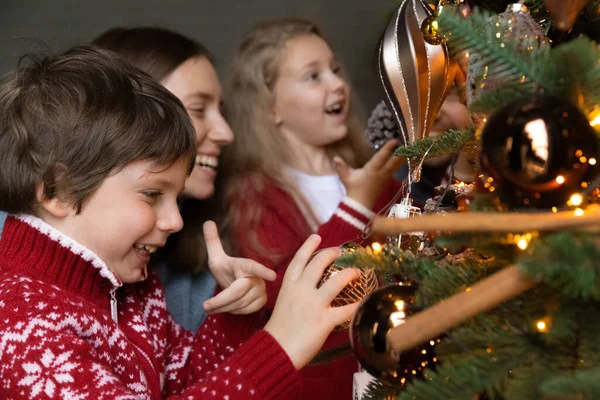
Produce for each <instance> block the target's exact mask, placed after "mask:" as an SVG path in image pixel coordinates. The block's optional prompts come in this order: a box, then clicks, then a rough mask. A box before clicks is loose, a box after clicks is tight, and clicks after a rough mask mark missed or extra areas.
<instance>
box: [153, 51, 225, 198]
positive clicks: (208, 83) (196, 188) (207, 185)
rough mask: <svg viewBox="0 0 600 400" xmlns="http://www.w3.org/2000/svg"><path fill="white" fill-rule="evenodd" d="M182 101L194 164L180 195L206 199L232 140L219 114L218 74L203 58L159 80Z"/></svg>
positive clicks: (213, 189) (196, 59) (192, 60)
mask: <svg viewBox="0 0 600 400" xmlns="http://www.w3.org/2000/svg"><path fill="white" fill-rule="evenodd" d="M160 83H162V84H163V86H164V87H165V88H167V89H168V90H169V91H171V93H173V94H174V95H175V96H177V97H178V98H179V100H181V102H182V103H183V105H184V106H185V109H186V110H187V112H188V114H189V115H190V117H191V119H192V122H193V124H194V128H195V130H196V140H197V148H196V165H195V166H194V169H193V171H192V173H191V174H190V176H189V177H188V179H187V181H186V182H185V189H184V190H183V193H182V194H183V195H184V196H187V197H192V198H195V199H207V198H209V197H211V196H212V195H213V193H214V191H215V179H216V177H217V167H218V165H219V155H220V154H221V149H222V148H223V146H226V145H228V144H229V143H231V142H232V141H233V133H232V132H231V128H230V127H229V125H228V124H227V122H226V121H225V119H224V118H223V115H221V102H222V100H221V85H220V83H219V79H218V77H217V72H216V71H215V69H214V67H213V66H212V64H211V62H210V61H209V60H208V59H207V58H206V57H204V56H197V57H193V58H190V59H188V60H186V61H185V62H183V63H182V64H181V65H179V66H178V67H177V68H176V69H175V70H174V71H173V72H171V73H170V74H169V75H167V76H166V77H165V78H163V79H162V80H161V82H160Z"/></svg>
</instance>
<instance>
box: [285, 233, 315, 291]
mask: <svg viewBox="0 0 600 400" xmlns="http://www.w3.org/2000/svg"><path fill="white" fill-rule="evenodd" d="M319 243H321V237H320V236H319V235H316V234H313V235H310V236H309V237H308V239H306V241H305V242H304V244H303V245H302V247H300V249H299V250H298V251H297V252H296V255H295V256H294V258H293V259H292V261H291V262H290V264H289V266H288V268H287V271H286V272H285V277H284V281H286V280H288V279H292V280H293V281H296V280H298V278H299V277H300V276H301V275H302V271H304V268H305V267H306V264H308V260H310V257H311V256H312V254H313V253H314V252H315V250H317V248H318V247H319Z"/></svg>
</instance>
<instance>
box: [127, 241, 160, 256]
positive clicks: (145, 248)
mask: <svg viewBox="0 0 600 400" xmlns="http://www.w3.org/2000/svg"><path fill="white" fill-rule="evenodd" d="M133 248H134V249H136V250H137V251H138V252H140V253H145V254H148V255H150V254H154V253H156V250H158V246H152V245H149V244H142V243H136V244H134V245H133Z"/></svg>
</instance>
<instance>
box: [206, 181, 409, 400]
mask: <svg viewBox="0 0 600 400" xmlns="http://www.w3.org/2000/svg"><path fill="white" fill-rule="evenodd" d="M400 186H401V184H400V182H398V181H392V182H391V183H390V185H389V186H388V187H387V188H386V189H385V191H384V193H383V194H382V195H381V196H380V198H379V199H378V201H377V203H376V205H375V207H374V208H373V209H374V210H377V211H379V210H380V209H382V208H383V207H385V206H386V204H387V203H388V202H389V201H390V200H391V199H392V198H393V196H394V195H395V194H396V193H397V192H398V190H400ZM247 204H259V205H261V210H260V213H259V215H260V218H259V220H258V221H256V222H254V223H253V222H251V220H250V218H248V219H246V220H243V222H242V223H241V224H240V225H238V226H236V227H235V234H236V239H238V240H239V246H240V250H241V256H242V257H246V258H251V259H253V260H256V261H258V262H260V263H261V264H263V265H265V266H267V267H269V268H271V269H273V270H274V271H276V272H277V279H276V281H275V282H267V295H268V301H267V305H266V306H265V308H264V310H263V311H261V312H258V313H254V314H250V315H233V314H217V315H212V316H209V317H208V318H207V322H206V323H210V324H215V325H217V326H218V327H219V328H218V329H219V330H225V331H227V332H228V334H227V339H228V344H229V345H231V346H233V347H237V346H239V345H241V343H243V342H245V341H247V340H248V338H250V337H251V335H252V334H253V333H255V332H256V331H258V330H259V329H261V328H262V327H263V326H264V325H265V323H266V322H267V320H268V318H269V316H270V314H271V312H272V310H273V306H274V304H275V300H276V299H277V294H278V293H279V289H280V288H281V283H282V280H283V276H284V274H285V271H286V269H287V266H288V264H289V263H290V261H291V260H292V258H293V256H294V255H295V253H296V251H297V250H298V249H299V248H300V247H301V245H302V243H304V241H305V240H306V238H307V237H308V236H309V235H310V233H311V229H310V227H309V224H308V222H307V221H306V219H305V217H304V216H303V214H302V212H301V211H300V209H299V208H298V206H297V205H296V202H295V201H294V200H293V198H292V197H291V196H290V195H289V194H288V193H287V192H286V191H284V190H282V189H281V188H279V187H278V186H276V185H275V184H274V183H267V184H266V185H264V186H262V190H257V191H252V190H244V191H243V193H241V196H240V198H239V199H237V202H236V203H234V204H233V207H236V208H238V209H244V208H245V207H246V205H247ZM373 216H374V213H373V212H372V211H371V210H369V209H367V208H366V207H364V206H362V205H361V204H359V203H357V202H355V201H353V200H351V199H349V198H347V197H346V198H344V199H343V200H342V201H341V202H340V204H339V206H338V208H337V210H336V211H335V212H334V214H333V216H332V217H331V219H330V220H329V221H327V222H325V223H324V224H322V225H321V226H319V228H318V231H317V233H318V234H319V235H320V236H321V237H322V241H321V245H320V248H326V247H333V246H339V245H340V244H342V243H344V242H347V241H355V242H357V243H360V242H361V241H362V239H361V235H362V232H363V229H364V228H365V227H366V225H367V224H368V223H369V221H370V219H371V218H372V217H373ZM247 232H253V235H254V236H255V238H254V239H253V238H252V237H249V236H248V234H247ZM256 243H258V244H259V247H257V245H256ZM274 254H275V255H278V257H277V259H276V260H274V259H273V257H272V255H274ZM344 344H348V332H334V333H332V334H331V335H330V336H329V338H328V339H327V341H326V343H325V345H324V347H323V348H324V349H327V348H332V347H336V346H340V345H344ZM356 371H358V361H357V360H356V359H355V358H354V356H352V355H348V356H345V357H340V358H338V359H336V360H333V361H331V362H328V363H326V364H322V365H314V366H307V367H304V368H303V369H302V370H300V375H301V376H302V381H303V385H302V390H301V391H300V392H299V393H298V394H297V396H296V397H293V398H294V399H303V400H304V399H306V400H320V399H323V400H331V399H351V398H352V375H353V374H354V372H356Z"/></svg>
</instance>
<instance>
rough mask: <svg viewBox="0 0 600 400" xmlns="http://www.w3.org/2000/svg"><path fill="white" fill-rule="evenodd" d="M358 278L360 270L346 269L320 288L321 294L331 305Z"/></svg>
mask: <svg viewBox="0 0 600 400" xmlns="http://www.w3.org/2000/svg"><path fill="white" fill-rule="evenodd" d="M358 278H360V270H359V269H357V268H346V269H344V270H343V271H340V272H338V273H337V274H335V275H333V276H332V277H331V278H329V279H328V280H327V282H325V283H324V284H323V286H321V287H320V288H319V292H320V293H321V295H322V296H325V301H327V302H329V303H331V302H332V301H333V299H334V298H335V297H336V296H337V295H338V294H339V293H340V292H341V291H342V289H344V287H345V286H346V285H347V284H349V283H350V282H352V281H353V280H355V279H358Z"/></svg>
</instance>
